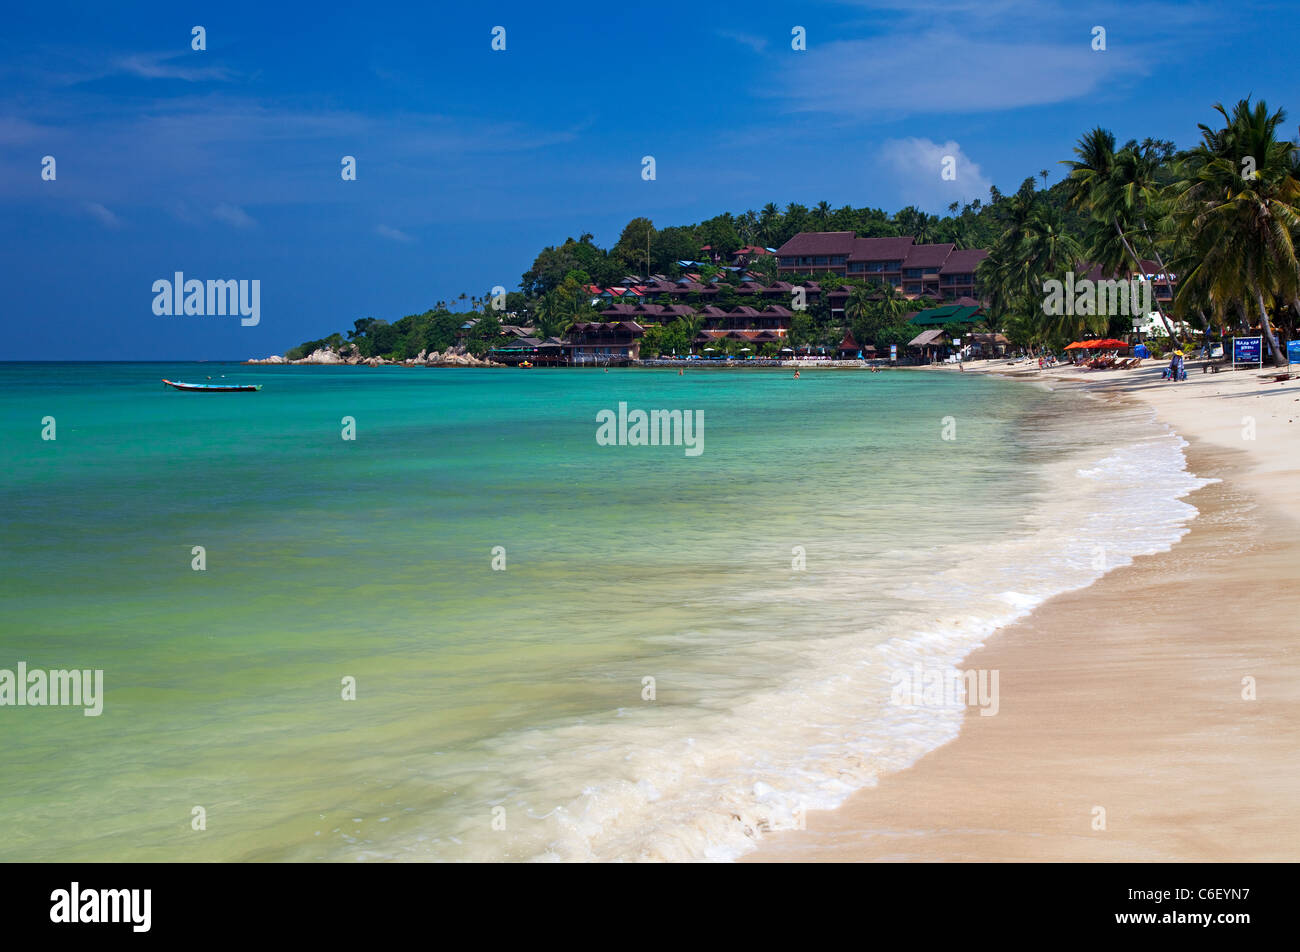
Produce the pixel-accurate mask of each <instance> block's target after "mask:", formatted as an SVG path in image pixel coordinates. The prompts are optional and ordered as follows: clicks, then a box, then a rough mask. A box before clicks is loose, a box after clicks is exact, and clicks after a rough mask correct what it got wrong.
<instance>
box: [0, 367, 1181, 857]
mask: <svg viewBox="0 0 1300 952" xmlns="http://www.w3.org/2000/svg"><path fill="white" fill-rule="evenodd" d="M209 376H211V377H213V378H214V379H215V380H222V379H224V380H225V381H226V382H240V383H243V382H256V383H261V384H263V385H264V388H263V390H262V391H261V392H259V393H248V394H243V393H234V394H189V393H180V392H176V391H172V390H170V389H166V388H164V387H163V386H162V384H161V383H160V378H162V377H168V378H169V379H182V380H193V381H197V382H206V378H207V377H209ZM620 402H622V403H626V404H627V405H628V407H629V408H630V409H638V408H639V409H644V410H651V409H668V410H672V409H680V410H685V411H701V412H702V414H703V421H704V429H703V452H702V453H701V454H700V455H698V456H691V455H688V454H687V453H686V452H685V448H684V447H682V446H605V445H600V444H599V443H598V442H597V440H596V432H597V414H598V413H600V411H602V410H613V411H617V409H618V406H619V404H620ZM46 417H53V418H54V425H55V427H56V432H55V436H56V438H55V439H52V440H50V439H42V431H43V429H45V428H46V427H45V424H44V423H43V420H44V419H45V418H46ZM345 417H350V418H352V419H353V421H355V439H352V440H347V439H344V438H343V430H344V425H345V424H344V422H343V421H344V418H345ZM1182 445H1183V444H1182V442H1181V441H1180V440H1179V439H1178V438H1177V437H1176V436H1174V435H1172V434H1170V433H1169V432H1167V431H1166V430H1165V429H1164V428H1162V427H1161V426H1159V425H1158V424H1156V423H1155V422H1154V420H1153V418H1152V417H1151V415H1150V413H1149V411H1145V410H1142V409H1138V408H1131V407H1125V406H1118V405H1115V404H1111V403H1107V402H1102V401H1099V400H1096V399H1093V398H1090V397H1088V396H1086V395H1083V394H1080V393H1077V392H1066V393H1060V392H1053V391H1052V390H1050V389H1049V388H1047V387H1041V386H1033V385H1025V384H1023V383H1013V382H1008V381H1003V380H997V379H989V378H987V377H983V376H976V375H969V374H968V375H962V374H938V373H919V372H903V371H896V372H889V373H881V374H870V373H864V372H860V371H809V372H805V373H803V374H802V376H801V379H799V380H793V379H791V375H790V373H789V372H788V371H770V372H764V371H750V372H718V371H714V372H710V371H692V372H690V373H687V374H686V375H684V376H678V375H677V373H676V371H674V370H665V371H653V370H617V369H616V370H611V371H609V372H603V371H600V370H534V371H501V370H429V369H423V368H419V369H406V368H376V369H370V368H348V367H341V368H331V367H245V366H240V365H235V364H202V365H198V364H191V365H160V364H83V365H21V364H0V446H2V447H3V454H2V460H3V467H0V604H3V614H2V615H0V669H10V670H14V669H16V666H17V664H18V662H25V663H26V664H27V666H28V668H29V669H35V668H43V669H61V668H82V669H85V668H91V669H102V670H103V672H104V706H103V712H102V714H100V716H98V717H86V716H84V715H83V713H82V711H81V710H80V709H79V708H75V707H14V706H0V752H2V758H3V759H2V760H0V762H2V763H3V769H2V770H0V859H3V860H69V861H72V860H194V861H204V860H272V861H274V860H330V861H383V860H414V861H420V860H434V861H461V860H521V861H523V860H540V861H552V860H647V859H649V860H654V859H668V860H725V859H729V858H733V857H735V856H737V855H740V854H741V853H743V852H744V851H745V850H747V849H748V848H750V847H751V846H752V845H753V844H754V843H755V841H756V839H757V838H759V837H761V836H762V834H763V832H764V831H766V830H771V829H780V828H786V827H790V826H797V825H798V824H799V823H800V822H801V817H802V815H803V813H804V811H806V810H808V809H813V808H821V807H829V806H834V805H836V804H837V803H839V802H841V801H842V800H843V799H844V798H845V797H846V796H847V795H848V794H849V793H850V792H852V791H853V790H855V789H858V788H860V787H863V786H868V785H870V784H872V783H874V782H875V781H876V779H877V778H878V777H879V776H880V775H881V774H882V773H884V772H886V771H889V770H897V769H901V768H903V767H906V766H907V765H908V764H910V763H912V762H914V761H915V760H916V759H917V758H918V757H920V756H921V755H923V754H924V753H926V752H927V751H929V750H932V749H934V748H935V747H937V746H939V745H941V744H943V743H946V742H947V741H949V740H951V739H952V738H953V737H954V736H956V733H957V731H958V729H959V727H960V723H961V718H962V713H963V709H962V707H961V706H960V699H958V701H957V703H947V704H931V705H899V704H896V703H891V698H892V697H893V694H894V692H893V688H894V683H895V681H896V680H897V672H899V671H916V670H920V669H918V668H917V666H918V665H919V666H921V668H923V669H924V670H926V671H927V672H928V671H934V670H938V671H952V670H954V669H956V668H958V667H959V666H960V663H961V659H962V658H963V657H964V656H965V655H966V654H967V653H968V652H969V651H970V650H971V649H972V648H973V647H975V646H976V645H978V644H979V643H981V642H982V641H983V640H984V639H986V638H987V637H988V635H989V634H990V633H991V632H993V631H994V630H995V629H996V628H997V627H998V626H1000V625H1003V624H1006V623H1007V622H1009V621H1012V620H1014V619H1015V618H1018V617H1020V616H1022V615H1023V614H1025V613H1026V612H1028V611H1031V610H1032V608H1033V607H1034V606H1035V605H1036V604H1038V603H1040V602H1041V601H1043V600H1045V599H1046V598H1049V597H1051V596H1052V595H1054V594H1056V593H1058V592H1061V591H1065V590H1068V589H1071V588H1077V587H1080V586H1083V585H1087V584H1089V583H1090V582H1091V581H1093V580H1095V579H1096V578H1097V577H1099V576H1100V575H1101V574H1102V573H1103V572H1104V571H1107V570H1109V569H1111V568H1114V567H1116V566H1118V565H1122V564H1125V563H1127V562H1128V561H1130V560H1131V559H1132V558H1133V557H1134V556H1136V555H1139V554H1144V553H1150V552H1155V551H1160V550H1162V549H1165V548H1168V547H1169V546H1170V545H1172V544H1173V543H1174V542H1175V541H1176V540H1177V538H1178V537H1179V536H1180V535H1181V534H1182V533H1183V532H1185V531H1186V529H1185V526H1186V523H1187V521H1188V520H1189V519H1190V518H1192V517H1193V516H1194V515H1195V510H1194V509H1193V508H1192V507H1191V506H1190V505H1188V504H1187V503H1186V502H1184V501H1183V500H1182V497H1184V496H1186V495H1187V494H1188V493H1189V492H1191V491H1192V490H1193V489H1195V488H1197V487H1198V486H1199V485H1201V484H1202V482H1203V481H1201V480H1198V479H1197V478H1195V477H1194V476H1192V475H1191V474H1189V473H1188V472H1187V471H1186V465H1185V460H1184V457H1183V453H1182ZM195 546H202V547H203V548H204V550H205V557H206V568H205V569H204V570H203V571H196V570H195V569H194V568H193V567H192V562H193V559H194V556H193V554H192V552H193V548H194V547H195ZM498 547H500V548H498ZM502 553H503V554H504V569H500V565H501V558H502ZM494 560H495V562H496V565H497V568H495V569H494ZM345 679H355V694H356V698H355V700H345V699H344V697H343V693H344V682H345ZM1002 693H1003V697H1002V700H1001V703H1002V704H1003V705H1005V704H1008V703H1014V697H1013V694H1012V693H1011V691H1010V689H1009V688H1008V687H1007V686H1006V683H1005V681H1004V682H1003V692H1002ZM200 807H201V808H202V813H201V815H202V816H203V817H204V819H205V823H204V824H202V825H205V826H206V828H205V829H195V828H194V827H195V825H196V822H197V821H195V820H194V817H195V815H196V812H198V811H196V808H200Z"/></svg>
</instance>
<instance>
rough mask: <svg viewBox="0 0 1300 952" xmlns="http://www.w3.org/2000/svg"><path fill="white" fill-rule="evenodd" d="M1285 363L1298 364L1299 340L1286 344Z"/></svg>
mask: <svg viewBox="0 0 1300 952" xmlns="http://www.w3.org/2000/svg"><path fill="white" fill-rule="evenodd" d="M1286 362H1287V363H1288V364H1300V338H1297V339H1296V340H1289V341H1287V342H1286Z"/></svg>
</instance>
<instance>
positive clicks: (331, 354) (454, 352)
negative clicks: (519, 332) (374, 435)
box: [244, 347, 505, 367]
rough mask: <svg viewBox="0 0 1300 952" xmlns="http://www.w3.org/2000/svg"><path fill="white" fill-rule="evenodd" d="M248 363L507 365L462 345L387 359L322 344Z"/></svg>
mask: <svg viewBox="0 0 1300 952" xmlns="http://www.w3.org/2000/svg"><path fill="white" fill-rule="evenodd" d="M244 363H246V364H347V365H350V366H358V365H365V366H367V367H379V366H381V365H383V364H400V365H401V366H403V367H504V366H505V364H499V363H497V362H496V361H494V360H484V359H481V358H478V357H475V356H474V355H473V354H470V353H467V352H466V351H465V349H464V348H462V347H449V348H448V349H447V350H446V352H445V353H439V352H438V351H436V350H434V351H424V350H422V351H420V352H419V353H418V354H416V355H415V356H414V357H410V358H407V359H406V360H402V361H397V360H385V359H384V358H383V357H362V356H361V355H360V354H358V353H357V351H356V348H355V347H349V348H348V349H347V352H346V353H342V354H340V353H338V352H337V351H334V350H330V349H329V348H328V347H322V348H320V349H319V350H317V351H315V352H313V353H311V354H308V355H307V356H306V357H302V358H300V359H298V360H286V359H285V358H284V357H281V356H279V355H278V354H276V355H273V356H271V357H265V358H263V359H261V360H258V359H256V358H253V359H251V360H246V361H244Z"/></svg>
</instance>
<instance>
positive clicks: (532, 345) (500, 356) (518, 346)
mask: <svg viewBox="0 0 1300 952" xmlns="http://www.w3.org/2000/svg"><path fill="white" fill-rule="evenodd" d="M488 359H489V360H494V361H496V362H497V363H499V364H507V365H509V366H512V367H514V366H518V365H519V364H522V363H524V362H525V361H527V362H528V363H530V364H532V365H533V366H534V367H559V366H561V365H563V363H564V342H563V341H562V340H560V339H559V338H558V337H547V338H545V339H541V338H537V337H517V338H515V339H514V340H512V341H510V343H508V344H507V343H502V344H498V345H497V346H496V347H492V348H489V349H488Z"/></svg>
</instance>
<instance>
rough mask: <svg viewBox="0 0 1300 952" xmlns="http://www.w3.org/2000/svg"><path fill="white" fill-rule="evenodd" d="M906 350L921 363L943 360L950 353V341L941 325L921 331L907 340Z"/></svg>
mask: <svg viewBox="0 0 1300 952" xmlns="http://www.w3.org/2000/svg"><path fill="white" fill-rule="evenodd" d="M907 351H908V353H909V354H911V355H912V356H913V357H916V358H917V359H918V360H919V361H920V362H921V363H923V364H932V363H934V362H935V361H936V360H943V359H944V358H946V357H947V356H948V355H949V354H950V353H952V341H951V340H950V339H949V337H948V335H947V334H946V333H945V332H944V329H943V328H942V327H934V328H931V329H930V330H928V331H921V333H919V334H917V335H916V336H915V337H913V338H912V339H911V340H910V341H908V342H907Z"/></svg>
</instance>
